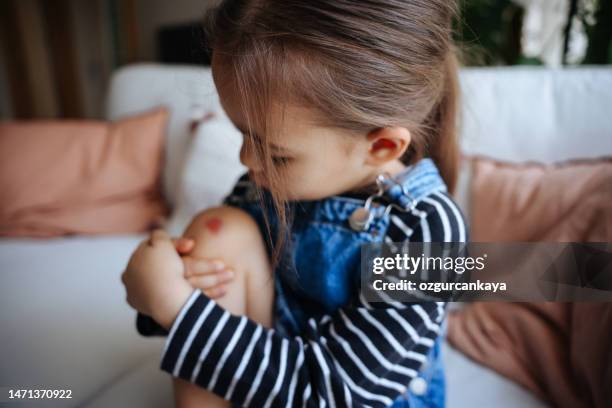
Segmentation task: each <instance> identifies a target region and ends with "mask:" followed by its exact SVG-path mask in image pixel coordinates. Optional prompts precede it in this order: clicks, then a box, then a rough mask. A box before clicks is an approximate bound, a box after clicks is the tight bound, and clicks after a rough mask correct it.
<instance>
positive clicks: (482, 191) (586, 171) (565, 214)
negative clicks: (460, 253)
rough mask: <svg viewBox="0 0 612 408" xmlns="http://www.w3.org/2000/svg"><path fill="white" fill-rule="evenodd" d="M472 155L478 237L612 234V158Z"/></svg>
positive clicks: (579, 238) (573, 238) (581, 238)
mask: <svg viewBox="0 0 612 408" xmlns="http://www.w3.org/2000/svg"><path fill="white" fill-rule="evenodd" d="M471 161H472V166H473V179H472V187H471V198H470V201H471V209H470V214H471V232H472V240H473V241H481V242H489V241H555V242H587V241H590V242H597V241H599V242H606V241H610V240H612V159H601V160H592V161H580V162H578V161H577V162H567V163H562V164H556V165H542V164H523V165H516V164H507V163H500V162H496V161H493V160H488V159H484V158H472V159H471Z"/></svg>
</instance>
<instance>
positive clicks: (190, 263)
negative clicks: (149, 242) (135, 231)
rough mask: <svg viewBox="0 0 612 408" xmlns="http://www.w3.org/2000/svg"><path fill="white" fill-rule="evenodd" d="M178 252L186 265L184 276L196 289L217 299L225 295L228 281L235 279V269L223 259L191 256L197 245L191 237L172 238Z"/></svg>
mask: <svg viewBox="0 0 612 408" xmlns="http://www.w3.org/2000/svg"><path fill="white" fill-rule="evenodd" d="M172 241H173V243H174V247H175V248H176V250H177V252H178V253H179V254H180V255H181V258H182V260H183V265H184V267H185V269H184V271H185V273H184V277H185V279H187V281H188V282H189V284H190V285H191V286H192V287H193V288H196V289H201V290H202V291H203V292H204V294H205V295H206V296H208V297H209V298H211V299H217V298H220V297H222V296H223V295H225V293H226V291H227V283H229V282H230V281H231V280H232V279H234V271H232V270H231V269H230V268H228V267H227V266H226V265H225V263H223V261H221V260H218V259H217V260H208V259H203V258H195V257H191V256H189V253H190V252H191V251H192V250H193V248H194V247H195V241H194V240H193V239H190V238H184V237H183V238H175V239H173V240H172Z"/></svg>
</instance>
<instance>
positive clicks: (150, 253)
mask: <svg viewBox="0 0 612 408" xmlns="http://www.w3.org/2000/svg"><path fill="white" fill-rule="evenodd" d="M184 272H185V266H184V264H183V262H182V260H181V257H180V256H179V254H178V253H177V251H176V249H175V246H174V245H173V243H172V241H171V240H170V237H169V236H168V235H167V234H166V232H165V231H163V230H159V229H158V230H155V231H153V232H152V233H151V237H150V238H149V239H147V240H144V241H143V242H142V243H141V244H140V245H139V246H138V248H137V249H136V251H134V253H133V254H132V257H131V258H130V260H129V262H128V265H127V267H126V269H125V271H124V272H123V274H122V276H121V280H122V282H123V284H124V285H125V288H126V291H127V302H128V304H129V305H130V306H132V307H133V308H134V309H136V310H138V311H139V312H141V313H144V314H146V315H149V316H151V317H152V318H153V319H155V320H156V321H157V322H158V323H159V324H161V325H162V326H163V327H165V328H169V327H170V326H171V325H172V322H173V321H174V319H175V317H176V314H177V313H178V312H179V310H180V309H181V307H182V305H183V304H184V303H185V301H186V300H187V298H188V297H189V295H190V294H191V293H192V292H193V288H192V287H191V285H190V284H189V283H188V282H187V281H186V280H185V278H184V276H183V275H184Z"/></svg>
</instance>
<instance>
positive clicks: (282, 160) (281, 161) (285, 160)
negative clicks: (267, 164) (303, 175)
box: [272, 156, 291, 166]
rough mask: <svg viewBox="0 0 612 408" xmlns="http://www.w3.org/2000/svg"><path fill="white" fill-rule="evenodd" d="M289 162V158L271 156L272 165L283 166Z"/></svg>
mask: <svg viewBox="0 0 612 408" xmlns="http://www.w3.org/2000/svg"><path fill="white" fill-rule="evenodd" d="M290 161H291V157H284V156H272V163H274V165H275V166H283V165H285V164H287V163H289V162H290Z"/></svg>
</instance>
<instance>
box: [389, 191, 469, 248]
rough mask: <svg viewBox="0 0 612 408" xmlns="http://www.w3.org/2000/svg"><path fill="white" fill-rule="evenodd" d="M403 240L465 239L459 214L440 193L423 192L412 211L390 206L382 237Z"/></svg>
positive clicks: (464, 240) (444, 194) (396, 240)
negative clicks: (386, 226) (387, 222)
mask: <svg viewBox="0 0 612 408" xmlns="http://www.w3.org/2000/svg"><path fill="white" fill-rule="evenodd" d="M385 239H387V240H388V241H392V242H403V241H405V240H408V241H411V242H467V241H468V240H469V234H468V229H467V228H466V224H465V219H464V216H463V213H462V212H461V210H460V209H459V207H458V206H457V204H456V203H455V202H454V201H453V199H452V198H451V197H450V196H449V195H448V194H447V193H444V192H434V193H432V194H429V195H427V196H426V197H424V198H423V199H421V200H420V201H419V203H418V204H417V205H416V211H413V212H403V211H400V210H396V209H394V210H393V211H392V212H391V223H390V226H389V229H388V231H387V235H386V237H385Z"/></svg>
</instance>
